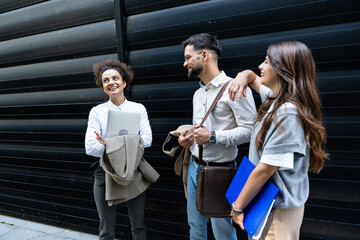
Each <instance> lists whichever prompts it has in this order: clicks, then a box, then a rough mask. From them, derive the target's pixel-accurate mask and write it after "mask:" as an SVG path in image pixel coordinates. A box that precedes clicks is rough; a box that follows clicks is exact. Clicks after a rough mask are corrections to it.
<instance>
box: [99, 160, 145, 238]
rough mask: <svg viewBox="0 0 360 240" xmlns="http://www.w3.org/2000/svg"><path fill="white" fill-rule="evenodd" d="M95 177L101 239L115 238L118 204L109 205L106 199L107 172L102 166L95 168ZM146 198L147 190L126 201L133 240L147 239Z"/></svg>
mask: <svg viewBox="0 0 360 240" xmlns="http://www.w3.org/2000/svg"><path fill="white" fill-rule="evenodd" d="M94 177H95V181H94V198H95V203H96V208H97V211H98V214H99V218H100V226H99V239H100V240H113V239H114V237H115V223H116V209H117V205H113V206H108V203H107V201H105V172H104V170H103V169H102V168H101V167H100V166H98V167H97V168H96V169H95V171H94ZM145 199H146V191H145V192H143V193H142V194H140V195H139V196H137V197H136V198H133V199H131V200H129V201H127V202H126V204H127V209H128V215H129V220H130V224H131V233H132V239H133V240H145V239H146V225H145V220H144V215H145Z"/></svg>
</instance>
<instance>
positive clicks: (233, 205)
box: [231, 202, 244, 214]
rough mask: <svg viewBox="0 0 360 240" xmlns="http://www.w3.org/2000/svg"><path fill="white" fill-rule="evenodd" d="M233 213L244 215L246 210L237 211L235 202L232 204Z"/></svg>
mask: <svg viewBox="0 0 360 240" xmlns="http://www.w3.org/2000/svg"><path fill="white" fill-rule="evenodd" d="M231 211H233V212H234V213H236V214H242V213H243V212H244V210H240V209H236V206H235V202H233V204H231Z"/></svg>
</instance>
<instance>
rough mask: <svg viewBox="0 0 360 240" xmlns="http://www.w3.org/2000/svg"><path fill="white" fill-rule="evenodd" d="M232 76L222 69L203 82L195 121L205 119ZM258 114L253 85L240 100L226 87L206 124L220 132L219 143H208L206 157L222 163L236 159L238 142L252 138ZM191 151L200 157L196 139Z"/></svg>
mask: <svg viewBox="0 0 360 240" xmlns="http://www.w3.org/2000/svg"><path fill="white" fill-rule="evenodd" d="M228 80H231V78H230V77H228V76H226V74H225V72H223V71H222V72H221V73H220V74H219V75H218V76H217V77H215V78H214V79H213V80H212V81H211V82H210V83H208V84H207V85H206V86H205V85H204V84H203V83H202V82H200V86H201V87H200V88H199V89H198V90H197V91H196V92H195V93H194V97H193V124H194V125H199V124H200V123H201V121H202V119H203V117H204V116H205V114H206V112H207V111H208V109H209V108H210V106H211V104H212V102H213V101H214V99H215V97H216V95H217V93H218V92H219V91H220V89H221V87H222V86H223V85H224V84H225V83H226V82H227V81H228ZM227 88H229V86H228V87H227ZM255 116H256V107H255V102H254V98H253V95H252V92H251V90H250V88H247V90H246V97H242V98H241V100H240V101H238V100H236V99H235V100H234V101H231V99H230V97H229V93H228V89H226V90H225V92H224V94H223V95H222V97H221V98H220V100H219V102H218V103H217V104H216V106H215V108H214V110H213V111H212V112H211V114H210V115H209V117H208V118H207V119H206V120H205V122H204V124H203V126H204V127H206V128H207V129H208V130H209V131H215V134H216V143H208V144H205V145H204V150H203V160H204V161H211V162H219V163H220V162H228V161H232V160H234V159H235V158H236V156H237V153H238V149H237V145H239V144H243V143H246V142H249V141H250V135H251V130H252V126H253V121H254V118H255ZM190 151H191V153H192V154H193V155H194V156H195V157H199V148H198V145H197V144H196V143H194V144H193V145H192V146H191V148H190Z"/></svg>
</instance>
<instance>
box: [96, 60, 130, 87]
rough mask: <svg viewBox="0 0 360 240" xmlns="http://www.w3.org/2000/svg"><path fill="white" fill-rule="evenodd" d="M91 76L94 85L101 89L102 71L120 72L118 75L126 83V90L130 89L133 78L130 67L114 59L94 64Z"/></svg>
mask: <svg viewBox="0 0 360 240" xmlns="http://www.w3.org/2000/svg"><path fill="white" fill-rule="evenodd" d="M92 68H93V74H94V77H95V83H96V85H97V86H99V87H100V88H103V83H102V79H101V76H100V75H102V73H103V70H104V69H107V68H109V69H116V70H120V71H121V72H120V74H121V76H122V78H123V80H124V81H125V82H126V87H125V89H128V88H129V87H130V84H131V83H132V81H133V77H134V72H133V70H132V69H131V67H130V66H129V65H127V64H125V63H122V62H120V61H119V60H115V59H108V60H105V61H101V62H98V63H95V64H94V65H93V66H92Z"/></svg>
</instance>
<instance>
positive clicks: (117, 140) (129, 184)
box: [100, 135, 160, 206]
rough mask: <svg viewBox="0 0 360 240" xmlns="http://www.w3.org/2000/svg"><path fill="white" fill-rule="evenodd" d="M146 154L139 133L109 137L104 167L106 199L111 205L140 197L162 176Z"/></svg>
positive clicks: (103, 161)
mask: <svg viewBox="0 0 360 240" xmlns="http://www.w3.org/2000/svg"><path fill="white" fill-rule="evenodd" d="M143 155H144V144H143V140H142V138H141V137H140V136H139V135H123V136H116V137H112V138H107V139H106V148H105V150H104V152H103V155H102V157H101V159H100V166H101V167H102V168H103V169H104V171H105V200H106V201H108V205H109V206H112V205H114V204H118V203H122V202H126V201H128V200H130V199H133V198H135V197H137V196H138V195H140V194H141V193H142V192H144V191H145V190H146V189H147V188H148V187H149V186H150V184H151V183H152V182H155V181H156V180H157V179H158V178H159V176H160V175H159V174H158V173H157V172H156V171H155V169H154V168H153V167H152V166H151V165H150V164H149V163H148V162H147V161H146V160H145V159H144V158H143Z"/></svg>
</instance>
